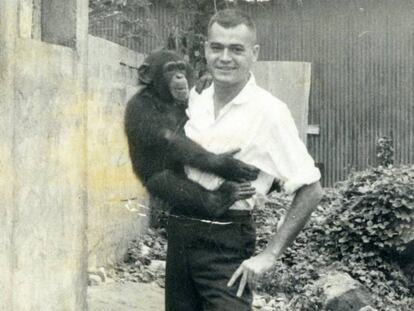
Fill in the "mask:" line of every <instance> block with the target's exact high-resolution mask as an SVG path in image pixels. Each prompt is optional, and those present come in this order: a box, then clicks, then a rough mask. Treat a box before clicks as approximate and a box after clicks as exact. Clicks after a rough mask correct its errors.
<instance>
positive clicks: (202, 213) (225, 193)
mask: <svg viewBox="0 0 414 311" xmlns="http://www.w3.org/2000/svg"><path fill="white" fill-rule="evenodd" d="M145 186H146V188H147V190H148V191H149V193H150V194H151V195H154V196H156V197H158V198H160V199H162V200H163V201H165V202H166V203H168V204H169V205H170V206H171V207H173V208H174V209H175V210H176V211H179V212H180V213H182V214H185V215H188V216H193V217H200V218H205V219H217V218H219V217H220V216H222V215H223V214H224V213H225V212H226V211H227V210H228V208H229V207H230V206H231V205H233V203H234V202H236V201H237V200H243V199H248V198H250V197H251V196H252V195H253V194H254V193H255V191H254V188H252V187H251V186H250V184H249V183H243V184H238V183H234V182H224V183H223V184H222V185H221V186H220V187H219V188H218V189H217V190H215V191H210V190H207V189H205V188H203V187H202V186H200V185H199V184H198V183H196V182H193V181H191V180H189V179H187V178H185V177H182V176H179V175H177V174H175V173H174V172H173V171H171V170H165V171H163V172H160V173H157V174H155V175H153V176H152V177H151V178H150V179H149V180H148V181H147V182H146V184H145Z"/></svg>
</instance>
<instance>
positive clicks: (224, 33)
mask: <svg viewBox="0 0 414 311" xmlns="http://www.w3.org/2000/svg"><path fill="white" fill-rule="evenodd" d="M205 50H206V60H207V66H208V68H209V70H210V72H211V74H212V75H213V78H214V81H215V83H219V84H222V85H225V86H233V87H234V86H237V85H242V84H244V83H246V81H247V78H248V76H249V71H250V69H251V67H252V64H253V62H255V61H256V60H257V57H258V54H259V46H258V45H257V44H255V37H254V34H253V32H252V31H251V30H250V29H249V28H248V27H247V26H246V25H243V24H241V25H237V26H236V27H232V28H224V27H222V26H220V25H219V24H217V23H214V24H213V25H212V27H211V29H210V31H209V35H208V41H207V42H206V48H205Z"/></svg>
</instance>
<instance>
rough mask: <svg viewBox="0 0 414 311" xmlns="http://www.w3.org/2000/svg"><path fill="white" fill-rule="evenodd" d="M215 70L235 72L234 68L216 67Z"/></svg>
mask: <svg viewBox="0 0 414 311" xmlns="http://www.w3.org/2000/svg"><path fill="white" fill-rule="evenodd" d="M216 69H218V70H220V71H232V70H235V69H236V68H234V67H216Z"/></svg>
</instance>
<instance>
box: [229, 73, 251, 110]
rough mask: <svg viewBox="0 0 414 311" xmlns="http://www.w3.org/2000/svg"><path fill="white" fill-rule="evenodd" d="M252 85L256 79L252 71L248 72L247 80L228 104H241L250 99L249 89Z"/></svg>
mask: <svg viewBox="0 0 414 311" xmlns="http://www.w3.org/2000/svg"><path fill="white" fill-rule="evenodd" d="M254 86H256V79H255V78H254V76H253V73H252V72H250V77H249V80H248V81H247V83H246V85H245V86H244V87H243V89H242V90H241V91H240V93H239V94H237V96H236V97H235V98H233V100H232V101H231V102H230V103H229V104H233V105H241V104H243V103H245V102H247V101H249V99H250V95H251V91H252V90H253V88H254Z"/></svg>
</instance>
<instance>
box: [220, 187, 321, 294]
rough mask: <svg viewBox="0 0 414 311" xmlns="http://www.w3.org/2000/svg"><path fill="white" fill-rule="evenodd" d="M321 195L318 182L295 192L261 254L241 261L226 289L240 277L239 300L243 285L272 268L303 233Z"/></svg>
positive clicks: (253, 280)
mask: <svg viewBox="0 0 414 311" xmlns="http://www.w3.org/2000/svg"><path fill="white" fill-rule="evenodd" d="M322 195H323V191H322V187H321V185H320V183H319V182H316V183H313V184H310V185H305V186H303V187H301V188H300V189H299V190H297V191H296V194H295V197H294V199H293V202H292V205H291V207H290V209H289V210H288V212H287V214H286V218H285V220H284V222H283V224H282V225H281V227H280V228H279V230H278V232H277V233H276V234H275V235H274V236H273V237H272V239H271V241H270V242H269V244H268V245H267V247H266V248H265V250H264V251H263V252H262V253H260V254H258V255H257V256H253V257H251V258H249V259H247V260H245V261H243V263H242V264H241V265H240V266H239V268H238V269H237V270H236V272H235V273H234V274H233V276H232V277H231V279H230V281H229V283H228V286H229V287H231V286H233V284H234V282H235V281H236V280H237V279H238V278H239V277H240V276H241V280H240V283H239V289H238V292H237V295H238V296H239V297H240V296H241V295H242V293H243V290H244V287H245V286H246V283H247V282H250V283H253V282H255V281H256V280H257V278H258V277H260V276H261V275H263V273H265V272H267V271H269V270H270V269H271V268H272V267H273V266H274V264H275V262H276V260H277V259H278V258H279V257H280V256H281V255H282V254H283V252H284V251H285V249H286V248H287V247H288V246H289V245H290V244H291V243H292V242H293V241H294V240H295V238H296V236H297V235H298V234H299V232H300V231H301V230H302V229H303V227H304V226H305V224H306V222H307V221H308V219H309V217H310V216H311V214H312V212H313V211H314V209H315V208H316V206H317V205H318V203H319V201H320V200H321V198H322Z"/></svg>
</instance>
